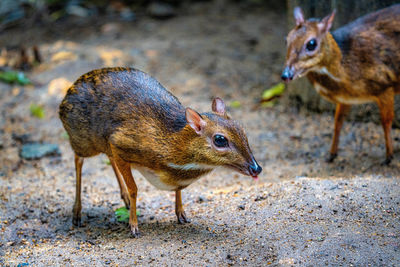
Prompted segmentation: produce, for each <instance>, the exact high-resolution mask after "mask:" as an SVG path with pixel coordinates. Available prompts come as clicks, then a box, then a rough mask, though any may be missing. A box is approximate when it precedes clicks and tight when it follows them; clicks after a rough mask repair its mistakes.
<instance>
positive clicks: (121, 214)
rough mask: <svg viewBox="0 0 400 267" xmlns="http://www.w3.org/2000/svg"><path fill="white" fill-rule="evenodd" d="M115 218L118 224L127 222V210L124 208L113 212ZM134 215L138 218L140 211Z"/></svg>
mask: <svg viewBox="0 0 400 267" xmlns="http://www.w3.org/2000/svg"><path fill="white" fill-rule="evenodd" d="M114 214H115V218H117V221H119V222H129V210H128V209H127V208H125V207H122V208H118V209H116V210H115V212H114ZM136 215H137V216H140V211H138V210H137V211H136Z"/></svg>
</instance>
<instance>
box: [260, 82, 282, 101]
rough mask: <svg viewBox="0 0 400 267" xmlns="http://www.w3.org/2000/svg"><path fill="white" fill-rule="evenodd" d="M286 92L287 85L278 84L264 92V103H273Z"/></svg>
mask: <svg viewBox="0 0 400 267" xmlns="http://www.w3.org/2000/svg"><path fill="white" fill-rule="evenodd" d="M284 91H285V85H284V84H283V83H278V84H276V85H274V86H272V87H271V88H269V89H267V90H265V91H264V92H263V94H262V102H268V101H271V100H272V99H274V98H276V97H279V96H281V95H282V94H283V92H284Z"/></svg>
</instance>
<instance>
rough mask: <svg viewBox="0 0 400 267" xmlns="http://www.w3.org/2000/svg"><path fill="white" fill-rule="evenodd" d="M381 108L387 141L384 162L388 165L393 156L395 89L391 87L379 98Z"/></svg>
mask: <svg viewBox="0 0 400 267" xmlns="http://www.w3.org/2000/svg"><path fill="white" fill-rule="evenodd" d="M377 103H378V106H379V109H380V111H381V122H382V127H383V131H384V134H385V143H386V160H385V161H384V164H386V165H388V164H390V162H391V161H392V158H393V143H392V137H391V134H390V133H391V130H392V122H393V118H394V90H393V88H389V89H388V90H387V91H386V92H385V93H383V94H382V95H380V96H379V98H378V99H377Z"/></svg>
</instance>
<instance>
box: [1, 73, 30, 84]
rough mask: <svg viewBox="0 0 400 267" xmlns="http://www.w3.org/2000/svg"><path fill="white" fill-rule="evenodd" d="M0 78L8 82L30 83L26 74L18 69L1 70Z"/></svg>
mask: <svg viewBox="0 0 400 267" xmlns="http://www.w3.org/2000/svg"><path fill="white" fill-rule="evenodd" d="M0 80H2V81H3V82H6V83H18V84H21V85H26V84H29V83H30V81H29V79H28V78H27V77H26V76H25V74H24V73H23V72H18V71H0Z"/></svg>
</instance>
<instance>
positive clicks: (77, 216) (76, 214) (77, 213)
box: [72, 154, 84, 227]
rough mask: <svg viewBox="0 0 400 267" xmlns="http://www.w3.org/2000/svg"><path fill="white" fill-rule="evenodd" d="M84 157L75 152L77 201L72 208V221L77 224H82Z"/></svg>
mask: <svg viewBox="0 0 400 267" xmlns="http://www.w3.org/2000/svg"><path fill="white" fill-rule="evenodd" d="M83 160H84V158H83V157H80V156H78V155H77V154H75V172H76V188H75V189H76V190H75V203H74V207H73V209H72V214H73V218H72V223H73V224H74V225H75V226H78V227H80V226H81V210H82V202H81V184H82V165H83Z"/></svg>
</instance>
